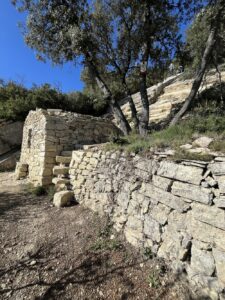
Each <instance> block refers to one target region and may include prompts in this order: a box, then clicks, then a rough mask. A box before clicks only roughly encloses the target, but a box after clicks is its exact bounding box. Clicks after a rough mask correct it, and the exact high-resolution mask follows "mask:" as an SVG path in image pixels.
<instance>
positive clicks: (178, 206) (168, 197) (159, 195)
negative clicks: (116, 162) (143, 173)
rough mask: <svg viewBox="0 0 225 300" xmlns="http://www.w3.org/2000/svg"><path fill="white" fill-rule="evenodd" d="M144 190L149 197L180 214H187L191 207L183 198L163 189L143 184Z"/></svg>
mask: <svg viewBox="0 0 225 300" xmlns="http://www.w3.org/2000/svg"><path fill="white" fill-rule="evenodd" d="M142 190H143V192H144V194H145V195H146V196H147V197H150V198H151V199H153V200H155V201H157V202H160V203H162V204H165V205H166V206H169V207H171V208H173V209H175V210H177V211H179V212H185V211H187V210H188V208H189V207H190V205H189V204H188V203H186V202H185V201H184V200H183V199H182V198H181V197H177V196H174V195H173V194H171V193H169V192H166V191H163V190H162V189H160V188H158V187H156V186H154V185H152V184H148V183H143V185H142Z"/></svg>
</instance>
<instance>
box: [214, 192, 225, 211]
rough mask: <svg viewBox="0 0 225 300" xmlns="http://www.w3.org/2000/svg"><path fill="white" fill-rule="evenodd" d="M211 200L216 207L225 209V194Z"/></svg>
mask: <svg viewBox="0 0 225 300" xmlns="http://www.w3.org/2000/svg"><path fill="white" fill-rule="evenodd" d="M213 202H214V204H215V205H216V207H218V208H223V209H225V195H223V196H222V195H221V196H219V198H215V199H213Z"/></svg>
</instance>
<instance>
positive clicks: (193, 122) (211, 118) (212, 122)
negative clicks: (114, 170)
mask: <svg viewBox="0 0 225 300" xmlns="http://www.w3.org/2000/svg"><path fill="white" fill-rule="evenodd" d="M196 133H199V134H204V135H207V136H212V137H217V138H218V139H219V140H220V139H224V137H225V117H224V115H217V114H209V115H206V116H203V115H201V114H194V115H190V116H189V119H187V120H183V121H181V122H180V123H179V124H177V125H175V126H172V127H168V128H166V129H163V130H160V131H155V132H152V133H151V134H149V135H148V136H147V137H145V138H142V137H141V136H139V135H137V134H131V135H129V136H127V137H122V138H120V139H119V142H118V143H117V141H116V142H114V143H113V142H111V143H109V144H107V145H106V149H107V150H124V151H127V152H134V153H139V152H148V151H150V150H151V149H154V150H156V149H165V148H168V147H170V148H172V149H178V148H179V146H181V145H183V144H186V143H190V142H192V140H193V135H194V134H196ZM194 156H195V158H196V159H197V157H198V158H199V155H197V154H196V155H195V154H191V155H190V154H188V153H186V152H182V151H180V150H179V152H178V153H177V154H176V158H177V159H178V158H180V159H181V158H185V157H186V158H190V159H191V157H192V158H193V159H194ZM202 159H203V160H210V159H211V157H204V156H202Z"/></svg>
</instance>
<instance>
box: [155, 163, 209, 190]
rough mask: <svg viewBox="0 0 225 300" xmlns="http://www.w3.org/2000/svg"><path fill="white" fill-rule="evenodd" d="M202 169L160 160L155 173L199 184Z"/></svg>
mask: <svg viewBox="0 0 225 300" xmlns="http://www.w3.org/2000/svg"><path fill="white" fill-rule="evenodd" d="M202 174H203V169H202V168H198V167H194V166H184V165H180V164H175V163H173V162H168V161H162V162H161V163H160V167H159V169H158V171H157V175H160V176H162V177H166V178H171V179H175V180H179V181H183V182H187V183H192V184H196V185H199V184H200V182H201V180H202Z"/></svg>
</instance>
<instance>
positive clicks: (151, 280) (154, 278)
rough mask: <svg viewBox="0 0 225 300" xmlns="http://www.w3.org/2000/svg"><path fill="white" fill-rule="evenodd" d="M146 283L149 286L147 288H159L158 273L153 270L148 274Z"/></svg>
mask: <svg viewBox="0 0 225 300" xmlns="http://www.w3.org/2000/svg"><path fill="white" fill-rule="evenodd" d="M147 282H148V284H149V287H151V288H154V289H157V288H159V287H160V286H161V283H160V276H159V271H158V270H153V271H152V272H150V273H149V275H148V278H147Z"/></svg>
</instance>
